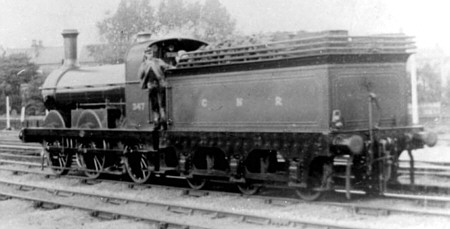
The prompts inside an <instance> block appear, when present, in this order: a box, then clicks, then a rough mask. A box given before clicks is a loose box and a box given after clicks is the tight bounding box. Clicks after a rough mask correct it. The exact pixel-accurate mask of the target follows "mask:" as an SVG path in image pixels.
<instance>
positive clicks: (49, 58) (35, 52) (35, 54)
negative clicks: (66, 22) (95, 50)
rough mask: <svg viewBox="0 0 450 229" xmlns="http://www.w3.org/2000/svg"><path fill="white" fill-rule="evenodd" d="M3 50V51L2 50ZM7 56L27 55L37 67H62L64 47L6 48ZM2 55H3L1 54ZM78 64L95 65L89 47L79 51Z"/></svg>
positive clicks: (83, 47)
mask: <svg viewBox="0 0 450 229" xmlns="http://www.w3.org/2000/svg"><path fill="white" fill-rule="evenodd" d="M0 50H1V49H0ZM4 53H5V55H6V56H8V55H11V54H19V53H22V54H26V55H28V56H29V57H30V58H31V60H30V61H31V62H33V63H35V64H37V65H60V64H62V62H63V60H64V47H63V46H57V47H46V46H35V47H30V48H13V49H11V48H6V49H4ZM0 54H1V53H0ZM78 62H80V63H93V62H95V60H94V58H93V57H92V56H91V55H90V54H89V50H88V49H87V46H82V47H81V48H80V49H79V54H78Z"/></svg>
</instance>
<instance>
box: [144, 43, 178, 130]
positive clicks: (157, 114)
mask: <svg viewBox="0 0 450 229" xmlns="http://www.w3.org/2000/svg"><path fill="white" fill-rule="evenodd" d="M157 57H158V46H156V45H152V46H151V47H149V48H148V49H146V50H145V53H144V60H143V61H142V64H141V66H140V67H139V71H138V74H139V78H140V79H141V88H142V89H148V91H149V93H148V94H149V99H150V103H151V106H152V112H153V120H154V124H155V127H154V129H155V130H159V129H160V128H161V127H162V128H163V129H164V130H166V129H167V120H166V112H165V105H166V104H165V97H166V93H165V89H166V87H167V82H166V78H165V75H164V70H165V69H167V68H171V66H170V65H168V64H167V63H165V62H164V61H163V60H161V59H159V58H157Z"/></svg>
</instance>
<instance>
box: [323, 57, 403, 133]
mask: <svg viewBox="0 0 450 229" xmlns="http://www.w3.org/2000/svg"><path fill="white" fill-rule="evenodd" d="M330 76H331V77H330V79H331V85H332V87H331V90H332V92H331V95H332V105H331V106H332V109H333V110H334V109H339V110H340V111H341V114H342V118H343V121H344V129H360V128H368V120H369V95H370V93H372V94H373V95H375V96H376V98H375V99H374V100H373V103H372V110H373V113H372V114H373V121H374V124H375V125H378V126H381V127H401V126H406V125H407V124H408V110H407V109H408V108H407V106H406V104H408V101H407V98H408V95H407V93H408V91H407V87H408V86H407V85H408V84H407V77H406V66H405V64H400V63H399V64H347V65H336V66H333V67H331V68H330ZM377 103H378V104H377Z"/></svg>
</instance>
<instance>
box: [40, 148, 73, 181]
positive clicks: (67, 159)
mask: <svg viewBox="0 0 450 229" xmlns="http://www.w3.org/2000/svg"><path fill="white" fill-rule="evenodd" d="M50 146H54V147H60V146H61V144H60V142H59V141H52V142H46V141H44V151H45V154H46V158H47V163H48V165H50V168H51V170H52V171H53V173H54V174H56V175H66V174H67V173H68V172H69V170H70V165H71V164H72V158H71V157H72V155H71V154H68V153H64V152H61V151H59V152H49V151H47V150H45V148H46V147H50Z"/></svg>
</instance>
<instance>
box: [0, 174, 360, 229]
mask: <svg viewBox="0 0 450 229" xmlns="http://www.w3.org/2000/svg"><path fill="white" fill-rule="evenodd" d="M0 183H1V184H3V185H8V186H17V187H20V188H24V189H25V190H29V189H31V190H44V191H48V192H50V193H52V194H54V195H64V194H68V195H71V196H74V195H78V196H86V197H93V198H99V199H101V200H102V201H103V202H105V203H112V204H122V203H123V204H128V203H135V204H142V205H145V206H156V207H162V208H165V209H166V210H167V211H170V212H174V213H180V214H183V213H185V214H188V215H193V214H195V213H197V214H212V215H215V217H217V218H223V217H230V218H238V219H240V220H241V221H242V222H244V223H264V224H268V225H275V226H288V225H290V226H296V227H297V226H306V227H310V226H311V227H324V228H330V229H343V228H348V229H350V228H357V227H352V226H347V225H336V224H335V223H333V224H330V223H317V222H312V221H307V220H293V219H287V218H271V217H266V216H260V215H254V214H244V213H235V212H229V211H221V210H215V209H208V208H200V207H195V208H194V207H189V206H184V205H177V204H168V203H163V202H156V201H143V200H135V199H130V198H124V197H118V196H107V195H100V194H92V193H86V192H80V191H71V190H66V189H57V188H47V187H42V186H36V185H29V184H23V183H17V182H10V181H3V180H0Z"/></svg>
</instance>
